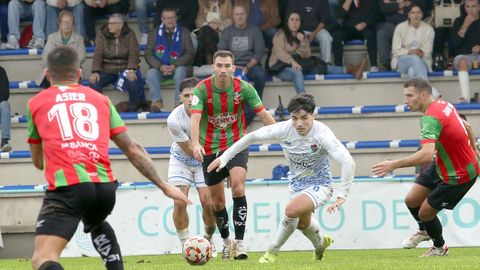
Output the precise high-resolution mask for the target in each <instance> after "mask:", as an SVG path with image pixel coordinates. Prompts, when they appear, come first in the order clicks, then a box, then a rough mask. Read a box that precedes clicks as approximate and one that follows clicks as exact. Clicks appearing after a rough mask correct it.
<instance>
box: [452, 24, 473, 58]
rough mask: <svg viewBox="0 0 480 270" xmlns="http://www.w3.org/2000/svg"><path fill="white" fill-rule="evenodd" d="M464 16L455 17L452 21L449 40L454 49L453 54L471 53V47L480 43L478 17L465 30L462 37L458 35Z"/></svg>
mask: <svg viewBox="0 0 480 270" xmlns="http://www.w3.org/2000/svg"><path fill="white" fill-rule="evenodd" d="M464 21H465V16H461V17H458V18H456V19H455V21H454V22H453V27H452V30H451V31H452V32H451V41H452V46H453V49H454V51H455V55H459V54H471V53H472V48H473V47H474V46H476V45H480V34H479V33H480V19H478V20H476V21H474V22H473V23H472V24H471V25H470V26H469V27H468V29H467V32H465V35H464V37H463V38H461V37H460V36H459V35H458V30H460V28H461V27H462V25H463V22H464Z"/></svg>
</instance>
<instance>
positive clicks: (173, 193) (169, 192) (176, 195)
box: [163, 184, 192, 205]
mask: <svg viewBox="0 0 480 270" xmlns="http://www.w3.org/2000/svg"><path fill="white" fill-rule="evenodd" d="M163 193H164V194H165V196H167V197H169V198H171V199H173V200H175V201H180V202H183V203H185V204H187V205H191V204H192V202H191V201H190V200H189V199H188V197H187V196H186V195H185V194H184V193H183V192H182V191H181V190H180V189H179V188H177V187H174V186H171V185H169V184H166V185H165V187H164V188H163Z"/></svg>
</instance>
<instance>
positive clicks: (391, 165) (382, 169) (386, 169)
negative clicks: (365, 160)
mask: <svg viewBox="0 0 480 270" xmlns="http://www.w3.org/2000/svg"><path fill="white" fill-rule="evenodd" d="M393 170H395V161H393V160H386V161H382V162H380V163H377V164H375V165H373V167H372V172H373V175H375V176H385V175H386V174H388V173H390V172H392V171H393Z"/></svg>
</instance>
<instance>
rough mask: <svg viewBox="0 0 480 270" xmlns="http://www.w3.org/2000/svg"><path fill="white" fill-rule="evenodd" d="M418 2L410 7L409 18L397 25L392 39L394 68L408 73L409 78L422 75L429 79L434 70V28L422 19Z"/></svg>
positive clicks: (423, 77) (421, 76)
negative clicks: (429, 74)
mask: <svg viewBox="0 0 480 270" xmlns="http://www.w3.org/2000/svg"><path fill="white" fill-rule="evenodd" d="M422 15H423V13H422V10H421V9H420V6H419V5H417V4H411V5H410V7H409V8H408V20H407V21H405V22H402V23H400V24H398V25H397V27H396V28H395V33H394V34H393V41H392V63H391V65H392V69H396V70H397V71H398V72H400V73H402V74H408V78H409V79H413V78H415V77H420V78H422V79H425V80H427V81H428V72H429V71H432V47H433V39H434V35H435V34H434V31H433V28H432V27H431V26H430V25H429V24H427V23H425V22H423V21H422Z"/></svg>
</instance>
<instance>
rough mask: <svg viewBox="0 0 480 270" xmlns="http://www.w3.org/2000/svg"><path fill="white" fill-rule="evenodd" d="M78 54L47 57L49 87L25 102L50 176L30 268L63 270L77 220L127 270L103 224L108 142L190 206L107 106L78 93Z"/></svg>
mask: <svg viewBox="0 0 480 270" xmlns="http://www.w3.org/2000/svg"><path fill="white" fill-rule="evenodd" d="M80 75H81V69H80V61H79V58H78V55H77V53H76V52H75V50H73V49H71V48H69V47H57V48H55V49H54V50H53V51H52V52H51V53H50V54H49V55H48V57H47V70H46V76H47V78H48V80H49V81H50V82H51V83H52V86H51V87H50V88H48V89H46V90H43V91H42V92H40V93H39V94H37V95H36V96H34V97H33V98H31V99H30V100H29V102H28V107H27V120H28V143H29V144H30V151H31V153H32V160H33V164H34V165H35V167H36V168H38V169H39V170H43V169H44V168H45V178H46V180H47V191H46V192H45V198H44V200H43V205H42V208H41V209H40V213H39V215H38V220H37V226H36V232H35V249H34V252H33V258H32V266H33V268H34V269H40V270H59V269H63V267H62V266H61V265H60V263H59V262H58V259H59V256H60V253H61V252H62V250H63V249H64V248H65V246H66V245H67V243H68V242H69V241H70V239H71V238H72V236H73V235H74V233H75V231H76V230H77V226H78V223H79V222H80V220H81V221H82V222H83V224H84V231H85V233H90V234H91V237H92V242H93V246H94V247H95V249H96V250H97V252H98V253H99V254H100V256H101V257H102V259H103V261H104V264H105V267H106V268H107V269H109V270H122V269H123V260H122V255H121V252H120V247H119V245H118V242H117V239H116V236H115V232H114V231H113V229H112V227H111V226H110V224H108V222H107V221H105V218H106V217H107V216H108V215H109V214H110V212H111V211H112V209H113V207H114V205H115V191H116V190H117V185H118V184H117V181H116V179H115V177H114V176H113V174H112V170H111V168H110V160H109V158H108V146H109V139H112V140H113V141H114V142H115V143H116V144H117V145H118V147H119V148H120V149H121V150H122V151H123V153H125V155H126V156H127V157H128V159H129V160H130V162H131V163H132V164H133V165H134V166H135V168H137V170H138V171H139V172H141V173H142V174H143V175H144V176H145V177H147V178H148V179H149V180H150V181H152V182H153V183H155V184H156V185H157V186H158V187H159V188H160V189H161V190H162V191H163V193H164V194H165V195H166V196H168V197H170V198H172V199H174V200H179V201H182V202H183V203H185V204H191V202H190V201H189V200H188V198H187V197H186V196H185V194H183V193H182V192H181V191H180V190H179V189H178V188H176V187H173V186H170V185H169V184H167V183H166V182H164V181H162V179H160V177H159V176H158V174H157V172H156V171H155V166H154V164H153V162H152V160H151V159H150V157H149V156H148V155H147V154H146V152H145V149H143V147H142V146H141V145H140V144H138V143H137V142H136V141H134V140H133V139H132V138H131V137H130V135H129V134H128V133H127V127H126V126H125V125H124V123H123V121H122V120H121V118H120V116H119V115H118V113H117V111H116V110H115V107H114V106H113V105H112V103H111V102H110V100H109V99H108V98H107V97H106V96H104V95H102V94H100V93H97V92H96V91H95V90H93V89H90V88H88V87H85V86H82V85H79V84H78V83H77V82H78V81H79V79H80Z"/></svg>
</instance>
